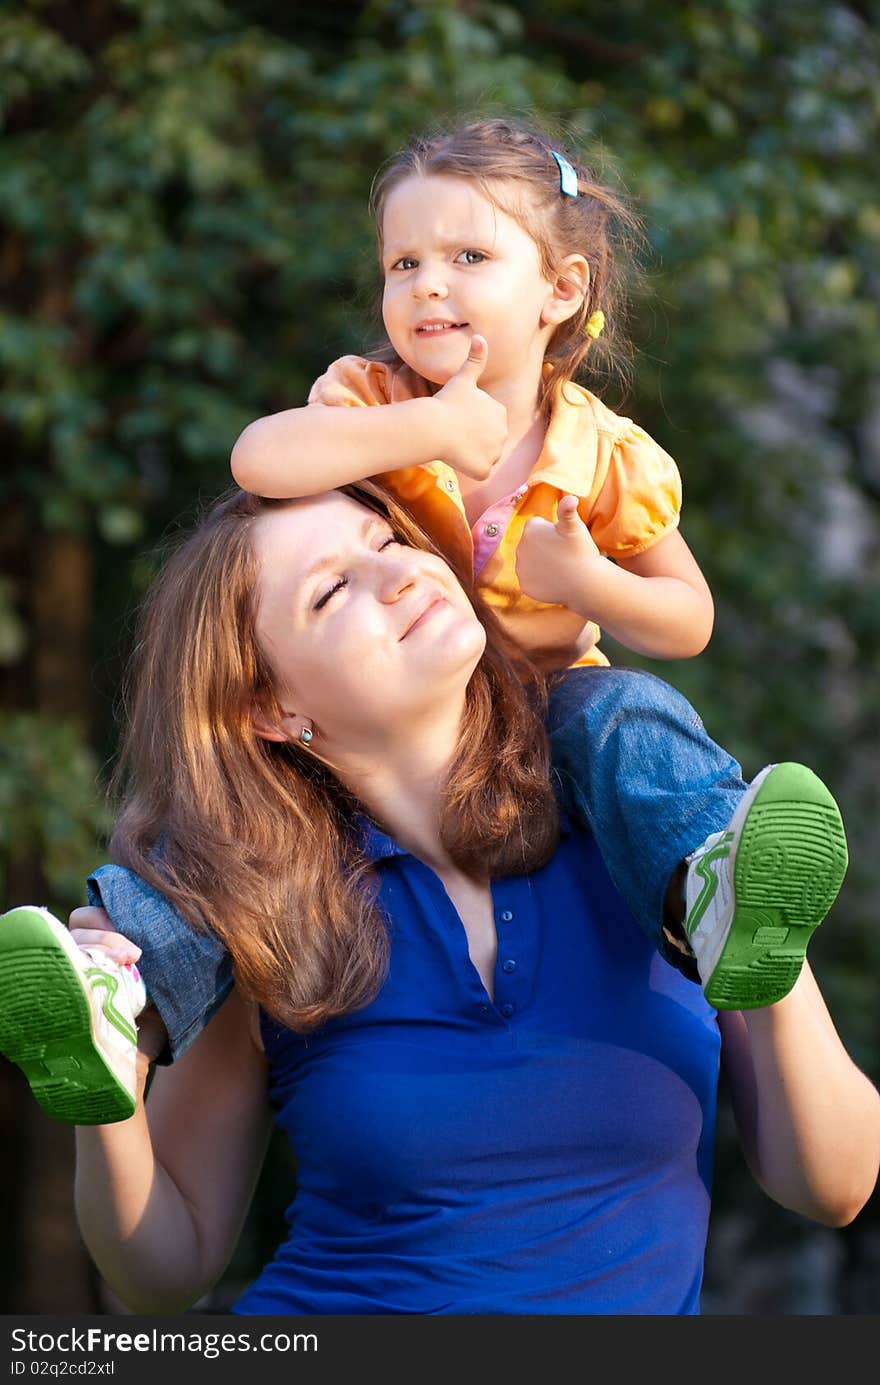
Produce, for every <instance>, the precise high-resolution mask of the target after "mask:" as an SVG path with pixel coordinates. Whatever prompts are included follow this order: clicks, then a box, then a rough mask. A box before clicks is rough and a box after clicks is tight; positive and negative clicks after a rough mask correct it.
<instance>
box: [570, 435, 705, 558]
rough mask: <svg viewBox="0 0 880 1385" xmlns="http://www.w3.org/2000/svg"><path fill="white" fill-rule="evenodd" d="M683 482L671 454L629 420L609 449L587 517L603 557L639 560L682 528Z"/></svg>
mask: <svg viewBox="0 0 880 1385" xmlns="http://www.w3.org/2000/svg"><path fill="white" fill-rule="evenodd" d="M680 514H681V476H680V475H679V471H678V467H677V466H676V464H675V462H674V461H673V460H672V458H671V457H670V455H669V453H668V452H664V450H663V448H662V447H661V446H660V445H659V443H656V442H655V441H654V439H653V438H652V437H651V436H650V435H649V434H648V433H646V432H645V430H644V428H640V427H639V425H638V424H637V423H633V422H632V421H631V420H629V419H627V420H625V423H624V427H623V428H622V430H621V431H620V433H619V435H618V436H617V437H616V438H615V439H614V441H613V443H611V445H610V450H609V454H608V466H607V471H606V473H605V479H604V481H603V482H602V486H601V489H600V491H599V494H598V496H597V497H596V500H595V501H594V502H593V505H592V506H591V509H590V513H589V515H588V516H584V517H585V519H586V521H587V525H588V527H589V530H590V533H591V534H592V536H593V538H594V539H595V541H596V544H597V545H598V547H599V548H600V549H601V551H602V552H603V553H605V554H607V555H608V556H609V557H611V558H634V557H635V555H636V554H637V553H643V552H644V551H645V550H646V549H648V548H651V547H652V545H653V544H655V543H658V542H659V540H660V539H662V538H663V537H664V536H665V535H666V534H669V533H671V532H672V530H673V529H675V528H676V527H677V525H678V521H679V517H680Z"/></svg>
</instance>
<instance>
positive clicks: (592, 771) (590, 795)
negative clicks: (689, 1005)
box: [87, 668, 746, 1061]
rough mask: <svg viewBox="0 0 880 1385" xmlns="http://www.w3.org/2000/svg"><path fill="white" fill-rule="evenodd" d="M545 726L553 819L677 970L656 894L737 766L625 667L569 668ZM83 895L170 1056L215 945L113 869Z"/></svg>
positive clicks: (728, 804)
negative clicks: (123, 944) (134, 976)
mask: <svg viewBox="0 0 880 1385" xmlns="http://www.w3.org/2000/svg"><path fill="white" fill-rule="evenodd" d="M548 728H549V731H550V745H551V750H552V756H553V768H554V774H555V779H556V787H557V790H558V793H559V799H560V803H561V805H562V807H563V809H564V811H566V812H567V813H569V815H570V816H572V817H573V818H575V820H576V821H579V822H581V823H583V824H584V825H585V826H587V827H588V828H589V829H590V831H591V832H592V833H593V836H594V837H595V838H596V841H597V843H598V845H599V849H600V850H601V852H602V856H603V858H604V860H605V864H606V866H607V868H608V873H609V874H610V876H611V878H612V880H613V881H614V884H615V886H616V887H617V889H618V890H619V891H620V894H621V895H622V896H623V898H624V900H625V901H626V903H627V905H628V907H629V909H630V910H631V912H632V913H633V915H634V916H635V918H636V920H637V921H638V922H639V923H640V925H641V926H642V928H643V929H644V931H645V932H646V933H647V935H648V936H649V937H650V938H651V940H652V942H654V944H655V945H656V946H657V948H658V949H659V950H660V951H661V952H662V954H663V955H664V956H665V957H666V958H667V960H668V961H670V962H671V963H672V964H673V965H674V966H676V967H679V968H680V969H685V970H686V969H687V968H685V967H683V959H682V954H681V953H680V952H679V951H678V950H677V949H675V948H674V947H671V946H670V945H669V943H668V941H667V939H666V937H665V936H664V933H663V912H664V900H665V896H666V890H667V886H668V884H669V880H670V877H671V875H672V873H673V871H674V870H675V868H676V866H677V865H678V863H679V862H680V861H681V860H683V858H684V857H685V856H686V855H688V853H689V852H691V851H693V850H695V848H696V847H698V846H699V845H700V844H701V843H702V842H703V841H705V839H706V837H708V836H709V834H710V833H712V832H719V831H721V830H722V828H724V827H726V826H727V824H728V822H729V821H730V819H731V818H732V816H733V814H734V811H735V809H736V806H737V802H738V799H739V795H740V794H741V793H743V791H744V790H745V788H746V785H745V783H744V782H743V779H742V777H741V774H740V768H739V765H738V764H737V763H736V761H735V760H733V759H732V758H731V757H730V755H728V754H727V752H726V751H724V750H722V749H721V747H720V746H718V745H716V744H715V742H714V741H713V740H711V739H710V737H709V736H708V735H707V734H706V731H705V729H704V727H703V723H702V721H701V720H700V718H699V717H698V715H697V713H696V712H695V711H694V709H693V707H692V706H691V705H690V703H689V702H688V701H687V700H686V698H684V697H682V695H681V694H680V693H679V692H677V691H676V690H675V689H674V688H671V687H670V686H669V685H668V684H667V683H664V682H662V681H661V679H659V678H655V677H654V675H653V674H650V673H643V672H641V671H639V670H634V669H621V668H576V669H570V670H569V671H568V672H567V673H566V674H565V675H564V676H563V677H562V678H561V680H560V681H559V683H558V684H557V685H556V686H555V687H554V689H553V692H552V693H551V698H550V707H549V715H548ZM87 891H88V899H89V903H90V904H97V905H103V907H104V908H105V909H106V910H107V913H108V914H109V915H110V918H111V920H112V921H113V924H114V926H115V927H116V928H117V929H118V931H119V932H120V933H123V934H124V935H125V936H126V937H127V938H130V939H131V941H132V942H134V943H136V944H137V946H138V947H140V948H141V950H142V956H141V960H140V964H139V965H140V969H141V971H142V972H143V974H144V979H145V981H146V985H147V988H148V991H149V995H150V999H151V1000H152V1002H153V1004H154V1005H155V1006H156V1008H157V1010H158V1011H159V1014H160V1016H161V1018H162V1020H163V1021H164V1024H165V1028H166V1030H167V1032H168V1040H169V1048H168V1051H167V1052H166V1053H165V1055H164V1059H165V1061H168V1059H169V1058H177V1057H179V1056H180V1054H181V1053H183V1051H184V1049H186V1048H187V1047H188V1045H189V1044H190V1043H191V1042H192V1040H193V1039H194V1038H195V1037H196V1035H197V1034H198V1033H199V1032H200V1031H201V1030H202V1029H203V1028H204V1026H205V1024H206V1023H207V1021H208V1020H209V1018H210V1017H211V1015H212V1014H213V1013H214V1011H215V1010H216V1009H217V1007H218V1006H219V1005H220V1003H221V1002H222V1001H223V1000H224V999H225V997H226V995H227V994H228V992H229V989H230V987H231V985H232V966H231V963H230V959H229V956H228V954H227V953H226V951H225V949H224V948H223V945H222V943H220V941H219V939H217V938H216V937H215V936H214V935H213V934H212V933H210V932H196V931H195V929H193V928H192V927H190V925H189V924H187V923H186V922H185V921H184V920H183V919H182V918H181V917H180V916H179V915H178V914H177V913H176V912H175V911H174V909H172V907H171V905H170V904H169V903H168V901H167V900H166V899H165V897H164V896H163V895H162V894H160V893H159V892H158V891H156V890H154V889H152V888H151V887H150V886H149V885H147V884H145V883H144V881H143V880H141V879H140V877H139V876H137V875H135V874H133V872H132V871H129V870H126V869H124V868H123V867H122V866H113V865H109V866H102V867H101V868H100V869H99V870H96V871H95V872H94V873H93V874H92V875H90V876H89V878H88V881H87ZM160 1061H161V1060H160Z"/></svg>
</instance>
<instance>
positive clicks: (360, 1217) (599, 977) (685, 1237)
mask: <svg viewBox="0 0 880 1385" xmlns="http://www.w3.org/2000/svg"><path fill="white" fill-rule="evenodd" d="M368 844H369V851H370V854H371V856H372V858H373V860H374V862H375V866H376V869H377V871H378V873H379V877H380V881H381V887H380V893H379V904H380V906H381V907H382V908H383V910H384V912H385V914H386V916H387V918H388V920H389V928H390V934H391V960H390V968H389V972H388V976H387V979H386V980H385V982H384V984H383V986H382V988H381V990H380V992H379V994H378V995H377V996H376V999H375V1000H374V1001H372V1003H371V1004H370V1005H368V1006H366V1007H365V1008H363V1009H361V1010H358V1011H357V1012H355V1013H353V1014H348V1015H346V1016H344V1017H343V1018H341V1019H336V1020H333V1021H332V1022H330V1023H329V1024H327V1025H326V1026H325V1027H324V1028H323V1029H321V1030H320V1032H318V1033H314V1034H311V1035H298V1034H294V1033H292V1032H291V1031H290V1030H288V1029H285V1028H283V1027H281V1026H279V1025H278V1024H276V1023H275V1022H274V1021H268V1020H265V1019H264V1021H263V1037H264V1041H265V1046H266V1054H267V1058H268V1063H269V1073H270V1090H271V1100H272V1103H273V1105H274V1107H275V1109H276V1113H277V1121H278V1124H279V1125H280V1126H281V1128H282V1129H283V1130H284V1131H285V1132H286V1133H287V1135H288V1136H289V1138H290V1140H291V1142H292V1145H293V1149H294V1152H295V1155H296V1159H297V1168H298V1183H297V1190H296V1197H295V1198H294V1201H293V1203H292V1204H291V1206H290V1208H289V1209H288V1214H287V1216H288V1222H289V1234H288V1236H287V1237H286V1239H285V1241H284V1242H283V1244H282V1245H281V1246H280V1248H279V1250H278V1252H277V1254H276V1255H275V1257H274V1259H273V1260H272V1261H271V1263H270V1264H269V1265H267V1267H266V1268H265V1269H264V1270H263V1272H262V1273H261V1275H260V1276H259V1278H258V1279H257V1280H256V1282H255V1283H254V1284H253V1285H252V1286H251V1288H250V1289H248V1290H247V1291H246V1292H245V1294H244V1295H243V1297H242V1298H240V1299H239V1301H238V1303H237V1304H236V1305H235V1309H234V1311H235V1312H237V1313H268V1314H272V1313H303V1314H325V1313H326V1314H355V1313H357V1314H359V1313H385V1314H387V1313H418V1314H427V1313H454V1314H470V1313H475V1314H496V1313H515V1314H548V1313H561V1314H581V1313H596V1314H680V1313H697V1312H699V1293H700V1284H701V1278H702V1268H703V1253H704V1247H705V1240H706V1231H707V1225H708V1218H709V1208H710V1187H711V1172H712V1156H713V1142H714V1124H715V1099H716V1089H717V1078H718V1057H719V1047H720V1043H719V1033H718V1027H717V1023H716V1017H715V1011H714V1010H713V1009H712V1008H711V1007H710V1006H709V1005H708V1004H707V1003H706V1001H705V999H704V997H703V994H702V992H701V990H700V988H699V987H698V986H697V985H695V984H694V983H693V982H691V981H688V980H686V979H685V978H684V977H682V976H681V975H680V974H679V973H678V972H677V971H676V970H674V968H672V967H671V966H670V965H669V964H668V963H667V962H665V961H664V960H663V959H662V957H661V956H660V955H659V954H658V953H657V951H656V950H655V949H654V948H653V947H652V945H651V944H650V942H649V941H648V940H647V938H646V937H645V935H644V934H643V933H642V932H641V930H640V929H639V927H638V926H637V924H636V923H635V921H634V920H633V918H632V916H631V915H630V914H629V912H628V911H627V909H626V906H625V905H624V904H623V902H622V900H621V898H620V896H619V895H618V894H617V893H616V891H615V889H614V887H613V885H612V884H611V882H610V880H609V877H608V874H607V872H606V870H605V867H604V865H603V863H602V858H601V856H600V854H599V851H598V849H597V847H596V844H595V842H594V840H593V839H592V837H591V836H590V835H589V834H588V833H587V832H586V831H585V830H584V829H583V828H581V827H579V826H576V825H574V824H572V823H570V822H569V821H567V820H564V821H563V835H562V838H561V841H560V845H559V848H558V850H557V851H556V853H555V855H554V856H553V859H552V860H551V861H550V862H549V863H548V864H547V865H546V866H544V867H543V868H542V869H541V870H538V871H535V872H534V873H533V874H531V875H528V876H521V877H515V878H509V879H504V880H497V881H494V882H493V884H492V898H493V902H494V908H495V921H496V925H497V932H498V956H497V962H496V966H495V978H494V990H495V994H494V1001H490V999H489V996H488V994H487V992H486V990H485V988H484V986H483V984H482V981H481V979H480V976H479V973H478V972H477V970H476V968H475V967H474V965H473V963H472V962H471V960H470V957H469V955H468V947H467V938H466V935H465V931H464V928H463V926H462V923H461V920H460V919H459V917H458V915H457V913H456V912H455V909H454V908H453V905H452V903H451V901H450V899H449V897H448V895H447V894H446V891H445V890H444V888H443V885H442V884H441V882H440V880H439V879H438V877H437V876H436V875H435V874H434V873H433V871H431V870H430V869H429V868H428V867H427V866H426V865H424V864H423V863H422V862H420V861H418V860H416V859H415V858H414V857H413V856H412V855H410V854H409V853H408V852H405V851H403V850H402V849H401V848H400V847H399V846H398V845H396V843H394V842H393V841H391V840H390V839H389V838H388V837H386V836H384V835H383V834H382V833H381V832H379V831H377V830H375V829H370V831H369V843H368Z"/></svg>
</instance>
